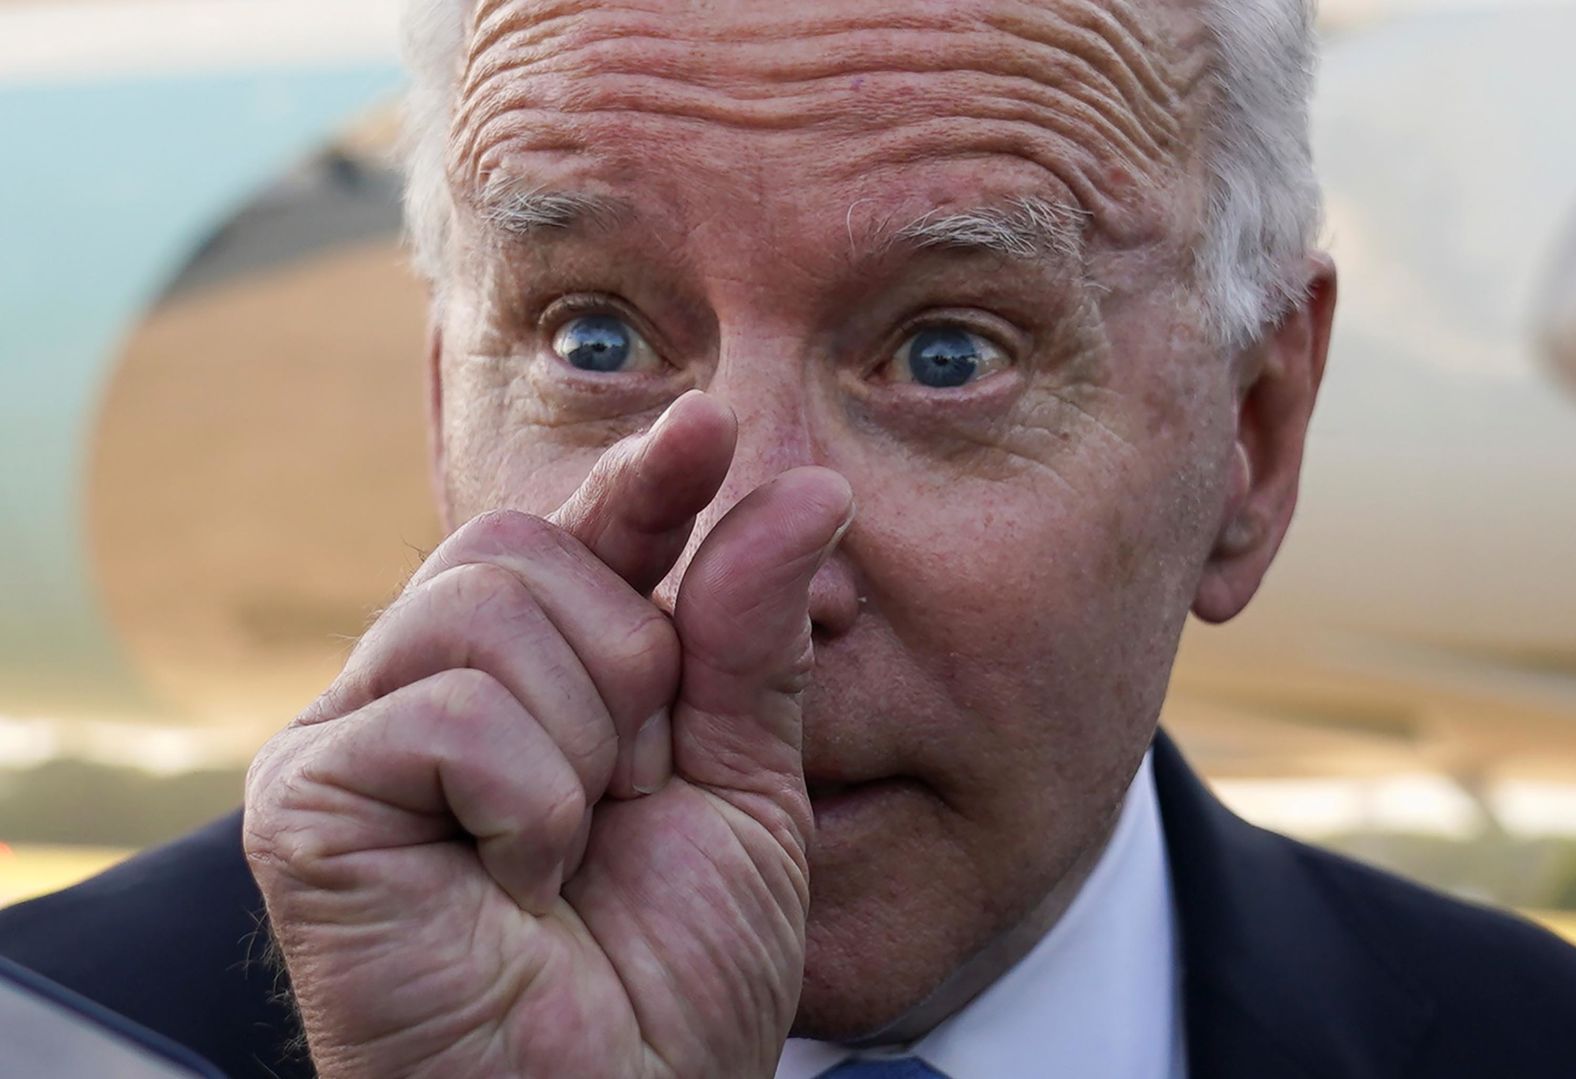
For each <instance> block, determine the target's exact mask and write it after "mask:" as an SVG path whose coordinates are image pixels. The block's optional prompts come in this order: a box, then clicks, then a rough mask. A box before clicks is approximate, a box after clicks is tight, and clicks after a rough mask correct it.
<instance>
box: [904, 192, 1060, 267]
mask: <svg viewBox="0 0 1576 1079" xmlns="http://www.w3.org/2000/svg"><path fill="white" fill-rule="evenodd" d="M1088 218H1089V215H1088V213H1086V212H1085V211H1083V210H1080V209H1077V208H1076V207H1073V206H1068V205H1066V204H1065V203H1059V202H1052V201H1051V200H1050V199H1043V198H1038V197H1035V196H1020V197H1016V198H1012V199H1008V200H1007V201H1006V202H1004V203H1002V204H1000V205H998V206H980V207H977V208H974V209H970V210H963V211H960V212H958V213H950V214H943V213H941V211H939V210H932V211H930V212H929V213H927V214H924V215H923V216H921V217H920V218H919V219H918V220H916V221H913V222H912V223H910V224H908V225H905V226H904V227H903V228H901V229H899V230H897V232H895V233H893V234H892V235H891V236H890V238H889V241H888V243H889V244H891V243H898V244H903V245H905V246H909V247H917V248H921V249H923V248H945V249H953V250H963V251H971V250H972V251H986V252H992V253H995V254H998V255H1005V256H1007V257H1009V258H1018V259H1033V258H1041V257H1045V256H1055V257H1058V258H1063V259H1067V260H1081V259H1082V256H1083V245H1084V223H1085V222H1086V221H1087V220H1088Z"/></svg>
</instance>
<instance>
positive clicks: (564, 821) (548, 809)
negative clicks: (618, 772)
mask: <svg viewBox="0 0 1576 1079" xmlns="http://www.w3.org/2000/svg"><path fill="white" fill-rule="evenodd" d="M557 786H558V789H557V790H554V791H553V792H551V793H550V794H548V795H546V803H545V805H544V807H543V809H542V813H541V816H540V817H538V819H537V827H538V829H540V834H541V836H542V841H543V842H544V843H545V844H546V845H547V846H548V847H549V848H550V849H554V850H557V849H561V848H566V847H568V846H569V845H570V844H571V843H573V842H574V841H575V837H576V835H577V834H578V832H579V831H580V822H581V821H582V820H584V819H585V815H586V795H585V790H584V788H582V787H581V786H580V784H579V782H578V781H576V780H575V779H574V778H573V776H570V775H568V774H565V775H564V777H563V779H562V781H561V782H560V783H559V784H558V785H557Z"/></svg>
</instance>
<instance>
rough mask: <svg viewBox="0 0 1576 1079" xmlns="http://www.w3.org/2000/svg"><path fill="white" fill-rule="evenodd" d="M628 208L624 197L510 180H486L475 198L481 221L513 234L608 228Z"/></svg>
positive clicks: (525, 235) (615, 222) (535, 234)
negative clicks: (545, 186) (499, 181)
mask: <svg viewBox="0 0 1576 1079" xmlns="http://www.w3.org/2000/svg"><path fill="white" fill-rule="evenodd" d="M627 208H628V207H627V204H626V203H625V202H624V200H622V199H618V198H614V197H612V196H611V195H597V194H593V193H591V192H585V191H553V190H548V189H546V188H540V187H534V188H525V187H521V186H520V185H518V184H517V183H514V182H509V181H505V182H502V183H489V184H488V185H487V186H486V187H485V188H484V189H483V190H482V192H481V195H480V196H479V197H478V198H477V200H476V211H477V214H478V215H479V216H480V217H481V219H482V221H484V222H486V223H487V224H488V225H491V226H492V227H493V228H495V229H498V230H499V231H501V232H506V233H508V234H509V235H511V236H516V237H532V236H538V235H540V234H541V233H543V232H557V231H567V230H570V229H575V228H580V227H583V226H586V225H596V226H600V227H603V228H608V227H611V226H613V225H615V224H617V223H618V222H619V221H620V220H621V219H622V218H623V217H624V215H625V212H626V210H627Z"/></svg>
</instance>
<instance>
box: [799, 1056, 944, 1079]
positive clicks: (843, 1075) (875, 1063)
mask: <svg viewBox="0 0 1576 1079" xmlns="http://www.w3.org/2000/svg"><path fill="white" fill-rule="evenodd" d="M815 1079H947V1077H946V1076H945V1075H942V1074H941V1073H940V1072H938V1071H937V1070H936V1069H935V1068H932V1067H931V1066H930V1065H929V1064H926V1063H925V1062H924V1061H923V1060H920V1059H919V1058H918V1057H899V1058H898V1059H896V1060H890V1059H889V1060H845V1061H843V1062H842V1063H841V1064H839V1065H838V1066H837V1067H835V1068H833V1069H832V1070H831V1071H824V1072H822V1073H821V1074H820V1075H818V1076H816V1077H815Z"/></svg>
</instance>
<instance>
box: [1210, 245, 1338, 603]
mask: <svg viewBox="0 0 1576 1079" xmlns="http://www.w3.org/2000/svg"><path fill="white" fill-rule="evenodd" d="M1308 270H1309V283H1308V289H1307V292H1306V295H1305V297H1304V299H1303V301H1302V303H1301V304H1299V305H1298V306H1297V307H1295V308H1293V309H1292V310H1291V311H1289V312H1287V313H1286V315H1285V317H1284V318H1283V319H1282V320H1281V321H1280V323H1279V324H1277V325H1276V326H1275V327H1274V328H1272V329H1271V330H1270V331H1269V332H1268V333H1267V334H1265V335H1264V336H1263V337H1262V338H1261V339H1260V340H1259V341H1258V342H1256V343H1255V344H1253V345H1251V346H1250V347H1248V348H1246V349H1244V350H1242V352H1240V353H1239V354H1238V355H1237V357H1236V370H1237V373H1238V374H1237V379H1238V382H1237V385H1238V390H1237V431H1236V444H1235V447H1234V450H1233V460H1232V476H1231V480H1230V485H1229V488H1228V491H1227V497H1226V502H1225V506H1224V507H1223V510H1222V514H1221V521H1220V527H1219V529H1218V531H1217V532H1216V536H1215V546H1214V548H1213V549H1212V550H1211V552H1210V556H1209V561H1208V562H1206V563H1205V565H1204V573H1203V576H1202V577H1201V579H1200V580H1199V584H1198V591H1197V593H1196V594H1195V595H1194V597H1193V613H1194V614H1196V615H1198V617H1199V618H1201V619H1203V620H1204V621H1206V622H1224V621H1226V620H1227V619H1230V618H1233V617H1235V616H1236V615H1237V614H1238V613H1239V612H1240V611H1241V610H1242V608H1244V607H1246V606H1247V605H1248V600H1250V599H1252V598H1253V594H1254V593H1255V592H1257V591H1258V588H1259V584H1260V582H1262V581H1263V580H1264V574H1265V573H1266V572H1268V570H1269V568H1270V562H1271V561H1273V560H1274V558H1275V553H1276V552H1277V551H1279V550H1280V545H1281V540H1283V539H1284V538H1285V536H1286V529H1287V527H1288V526H1289V525H1290V524H1291V516H1292V510H1294V509H1295V508H1296V506H1297V484H1298V479H1299V477H1300V475H1301V472H1302V450H1303V444H1304V443H1305V441H1306V440H1307V436H1308V421H1309V419H1310V417H1311V416H1312V415H1313V402H1314V398H1315V397H1317V396H1318V393H1319V383H1320V382H1321V380H1322V379H1323V378H1324V361H1325V356H1326V353H1327V352H1328V349H1329V345H1330V320H1331V318H1332V317H1333V316H1334V314H1335V264H1334V263H1333V262H1332V261H1331V260H1330V258H1329V256H1328V255H1325V254H1323V253H1319V254H1316V255H1314V256H1311V257H1310V258H1309V267H1308Z"/></svg>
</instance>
